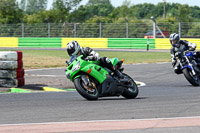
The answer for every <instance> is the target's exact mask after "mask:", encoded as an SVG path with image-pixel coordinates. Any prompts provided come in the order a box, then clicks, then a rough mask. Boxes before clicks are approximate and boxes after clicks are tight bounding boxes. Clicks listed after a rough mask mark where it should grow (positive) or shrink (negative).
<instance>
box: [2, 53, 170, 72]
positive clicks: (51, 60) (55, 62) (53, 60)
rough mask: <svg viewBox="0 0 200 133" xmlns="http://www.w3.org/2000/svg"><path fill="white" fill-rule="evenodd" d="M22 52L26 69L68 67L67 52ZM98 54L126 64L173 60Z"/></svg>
mask: <svg viewBox="0 0 200 133" xmlns="http://www.w3.org/2000/svg"><path fill="white" fill-rule="evenodd" d="M4 51H5V50H4ZM21 51H22V52H23V63H24V69H35V68H50V67H66V65H65V61H66V60H68V59H69V56H68V55H67V52H66V51H65V50H21ZM97 52H98V53H99V54H100V56H101V57H109V58H114V57H117V58H118V59H119V60H121V59H124V60H125V61H124V63H125V64H134V63H155V62H169V61H170V59H171V58H170V54H169V53H168V52H112V51H104V52H102V51H100V52H99V51H97Z"/></svg>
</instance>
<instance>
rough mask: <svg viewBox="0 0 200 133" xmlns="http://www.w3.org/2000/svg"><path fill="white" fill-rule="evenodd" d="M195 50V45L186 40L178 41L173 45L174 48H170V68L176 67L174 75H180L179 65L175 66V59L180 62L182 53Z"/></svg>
mask: <svg viewBox="0 0 200 133" xmlns="http://www.w3.org/2000/svg"><path fill="white" fill-rule="evenodd" d="M195 49H196V44H195V43H191V42H188V41H186V40H180V41H179V42H178V43H177V44H175V46H172V47H171V49H170V53H171V57H172V66H173V67H174V66H175V65H176V67H175V68H174V72H175V73H176V74H180V73H182V71H181V66H180V63H179V64H176V63H177V60H176V57H178V58H179V59H180V61H182V57H183V53H184V51H195Z"/></svg>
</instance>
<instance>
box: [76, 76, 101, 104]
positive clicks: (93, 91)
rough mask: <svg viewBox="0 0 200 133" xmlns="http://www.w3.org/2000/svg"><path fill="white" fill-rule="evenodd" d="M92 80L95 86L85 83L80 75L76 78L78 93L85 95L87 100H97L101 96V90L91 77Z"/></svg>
mask: <svg viewBox="0 0 200 133" xmlns="http://www.w3.org/2000/svg"><path fill="white" fill-rule="evenodd" d="M89 80H90V81H91V84H92V85H93V86H94V87H89V86H87V85H85V83H84V82H83V80H82V79H81V78H80V77H78V78H76V79H75V80H74V85H75V88H76V90H77V91H78V93H79V94H80V95H81V96H83V97H84V98H85V99H87V100H97V99H98V97H99V92H98V90H97V88H96V85H95V82H94V81H93V80H92V79H89Z"/></svg>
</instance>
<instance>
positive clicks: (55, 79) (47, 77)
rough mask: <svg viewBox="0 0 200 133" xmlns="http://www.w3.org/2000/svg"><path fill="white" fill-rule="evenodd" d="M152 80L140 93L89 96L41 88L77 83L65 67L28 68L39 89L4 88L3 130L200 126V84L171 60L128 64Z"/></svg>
mask: <svg viewBox="0 0 200 133" xmlns="http://www.w3.org/2000/svg"><path fill="white" fill-rule="evenodd" d="M124 68H125V70H124V72H125V73H127V74H129V75H130V76H131V77H132V78H133V79H134V80H136V81H141V82H144V83H145V84H146V86H142V87H139V95H138V96H137V98H136V99H128V100H127V99H125V98H123V97H104V98H99V100H97V101H87V100H85V99H84V98H82V97H81V96H80V95H79V94H78V93H77V92H76V91H69V92H63V91H62V92H38V91H37V89H38V90H39V88H41V87H44V86H49V87H56V88H67V87H68V86H69V87H73V84H72V83H70V81H68V79H67V78H66V77H65V71H64V69H65V68H55V69H40V70H30V71H26V76H25V79H26V86H25V87H30V88H31V89H35V90H36V91H35V92H33V93H11V94H0V114H1V117H0V132H6V133H7V132H15V133H17V132H81V133H82V132H85V133H86V132H87V133H88V132H89V133H103V132H109V133H138V132H142V133H143V132H148V133H149V132H150V133H154V132H164V133H168V132H173V133H174V132H175V133H184V132H185V133H187V132H191V133H194V132H195V133H197V132H199V131H200V117H199V116H200V106H199V103H200V87H193V86H192V85H190V83H189V82H188V81H187V80H186V79H185V78H184V75H183V74H181V75H176V74H175V73H174V72H173V69H172V68H171V64H170V63H155V64H133V65H131V64H130V65H124Z"/></svg>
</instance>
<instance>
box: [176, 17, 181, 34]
mask: <svg viewBox="0 0 200 133" xmlns="http://www.w3.org/2000/svg"><path fill="white" fill-rule="evenodd" d="M177 19H178V22H179V23H178V34H179V36H180V38H181V20H180V18H177Z"/></svg>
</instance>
